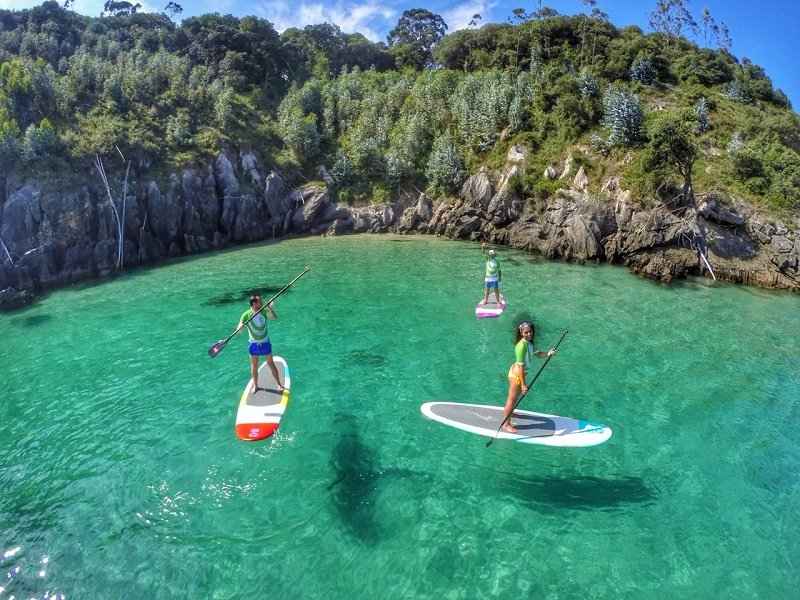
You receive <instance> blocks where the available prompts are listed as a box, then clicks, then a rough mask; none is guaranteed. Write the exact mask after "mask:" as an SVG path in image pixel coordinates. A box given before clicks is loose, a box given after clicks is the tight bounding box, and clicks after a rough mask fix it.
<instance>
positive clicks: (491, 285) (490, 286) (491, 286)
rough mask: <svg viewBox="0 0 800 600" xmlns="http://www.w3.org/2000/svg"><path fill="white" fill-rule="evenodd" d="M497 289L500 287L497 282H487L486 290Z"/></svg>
mask: <svg viewBox="0 0 800 600" xmlns="http://www.w3.org/2000/svg"><path fill="white" fill-rule="evenodd" d="M497 287H498V283H497V280H494V281H487V282H486V288H487V289H490V290H494V289H496V288H497Z"/></svg>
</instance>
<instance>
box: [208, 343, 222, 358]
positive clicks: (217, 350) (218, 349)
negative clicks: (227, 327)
mask: <svg viewBox="0 0 800 600" xmlns="http://www.w3.org/2000/svg"><path fill="white" fill-rule="evenodd" d="M224 347H225V340H220V341H218V342H217V343H216V344H214V345H213V346H211V348H209V349H208V355H209V356H210V357H211V358H216V356H217V354H219V353H220V352H222V349H223V348H224Z"/></svg>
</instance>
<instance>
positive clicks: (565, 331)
mask: <svg viewBox="0 0 800 600" xmlns="http://www.w3.org/2000/svg"><path fill="white" fill-rule="evenodd" d="M567 333H569V332H568V331H567V330H566V329H565V330H564V332H563V333H562V334H561V337H560V338H558V342H556V345H555V346H553V350H558V347H559V346H560V345H561V342H563V341H564V338H565V337H567ZM554 355H555V353H553V354H550V355H549V356H548V357H547V358H546V359H545V361H544V363H543V364H542V366H541V367H539V371H537V373H536V375H534V377H533V379H531V382H530V383H529V384H528V391H527V392H525V393H524V394H520V396H519V398H517V401H516V402H514V406H512V407H511V410H510V411H509V413H508V414H507V415H506V416H505V417H504V418H503V420H502V421H501V422H500V427H498V428H497V431H495V432H494V437H493V438H491V439H490V440H489V441H488V442H486V447H487V448H488V447H489V446H491V445H492V442H493V441H495V439H497V434H498V433H500V430H501V429H502V428H503V425H505V424H506V421H508V420H509V419H510V418H511V415H513V414H514V411H515V410H516V409H517V406H519V403H520V402H522V399H523V398H524V397H525V396H527V395H528V392H530V391H531V388H532V387H533V384H534V383H536V380H537V379H539V375H541V374H542V371H544V368H545V367H546V366H547V363H549V362H550V359H551V358H553V356H554Z"/></svg>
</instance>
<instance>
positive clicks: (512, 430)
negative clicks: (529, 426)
mask: <svg viewBox="0 0 800 600" xmlns="http://www.w3.org/2000/svg"><path fill="white" fill-rule="evenodd" d="M503 431H505V432H506V433H518V431H517V428H516V427H514V426H513V425H512V424H511V423H506V424H505V425H503Z"/></svg>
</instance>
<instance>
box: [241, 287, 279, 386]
mask: <svg viewBox="0 0 800 600" xmlns="http://www.w3.org/2000/svg"><path fill="white" fill-rule="evenodd" d="M270 304H271V303H270ZM270 304H268V305H267V306H266V309H267V314H266V315H265V314H264V312H263V311H261V308H262V306H261V296H259V295H258V294H255V295H253V296H250V308H248V309H247V310H246V311H244V312H243V313H242V318H241V319H239V324H238V325H237V326H236V329H237V330H238V329H240V328H241V327H243V326H244V324H247V333H248V335H249V336H250V347H249V351H250V373H251V374H252V377H253V391H254V392H258V391H259V390H264V388H259V387H258V357H259V356H263V357H264V358H265V359H266V361H267V363H268V364H269V369H270V371H272V376H273V377H274V378H275V382H276V383H277V384H278V387H279V388H280V389H281V390H283V385H282V384H281V379H280V377H279V375H278V369H277V368H276V367H275V361H273V360H272V344H271V343H270V341H269V336H268V335H267V319H269V320H272V321H274V320H275V319H277V318H278V315H277V314H275V311H274V310H272V306H271V305H270ZM264 391H266V390H264Z"/></svg>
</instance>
